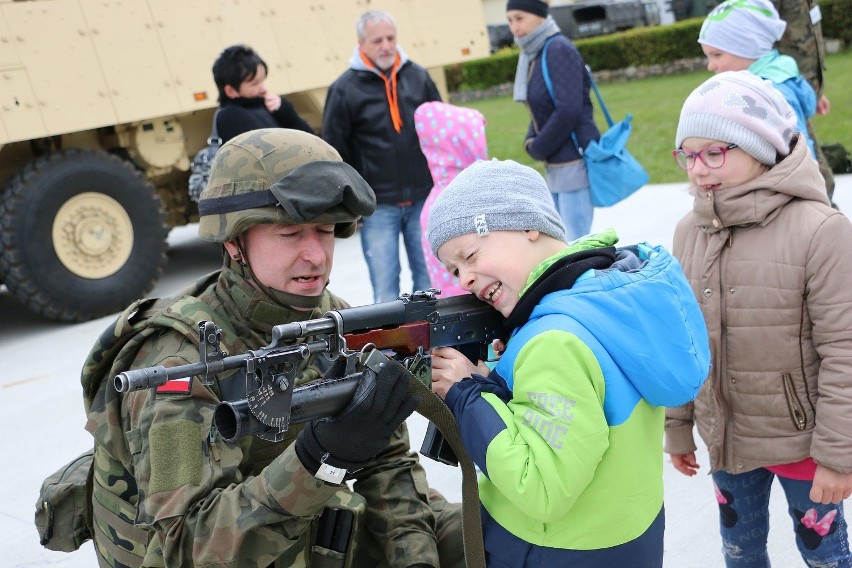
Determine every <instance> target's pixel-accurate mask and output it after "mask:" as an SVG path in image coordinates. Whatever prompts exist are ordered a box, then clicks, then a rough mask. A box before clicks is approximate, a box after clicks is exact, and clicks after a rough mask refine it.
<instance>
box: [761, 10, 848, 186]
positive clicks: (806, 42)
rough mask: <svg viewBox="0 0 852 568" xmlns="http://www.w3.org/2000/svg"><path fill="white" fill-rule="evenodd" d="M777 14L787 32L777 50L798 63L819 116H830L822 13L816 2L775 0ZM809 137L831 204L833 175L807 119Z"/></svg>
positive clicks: (811, 125)
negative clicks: (785, 26) (811, 91)
mask: <svg viewBox="0 0 852 568" xmlns="http://www.w3.org/2000/svg"><path fill="white" fill-rule="evenodd" d="M772 3H773V4H775V8H776V9H777V10H778V15H779V16H780V18H781V19H782V20H784V21H785V22H787V29H786V30H785V31H784V35H783V36H782V37H781V40H780V41H779V42H778V45H777V47H778V51H780V52H781V53H783V54H785V55H789V56H790V57H792V58H793V59H795V60H796V64H797V65H798V66H799V73H801V75H802V77H804V78H805V79H807V80H808V82H809V83H810V84H811V86H812V87H813V88H814V92H816V94H817V110H816V111H817V114H823V115H824V114H828V112H829V110H830V109H831V103H830V102H829V100H828V97H826V96H825V94H824V93H823V83H824V81H823V79H824V76H823V71H824V70H825V42H824V41H823V37H822V23H821V22H822V13H821V11H820V9H819V4H817V0H772ZM807 127H808V136H809V137H810V138H811V140H813V141H814V150H815V151H816V158H817V162H818V163H819V173H821V174H822V177H823V178H824V179H825V189H826V193H828V199H829V201H832V203H833V198H832V196H833V195H834V174H833V173H832V171H831V166H830V165H829V164H828V160H827V159H826V157H825V153H823V151H822V148H821V147H820V145H819V142H818V141H817V139H816V135H815V133H814V128H813V124H812V121H811V120H810V119H808V121H807Z"/></svg>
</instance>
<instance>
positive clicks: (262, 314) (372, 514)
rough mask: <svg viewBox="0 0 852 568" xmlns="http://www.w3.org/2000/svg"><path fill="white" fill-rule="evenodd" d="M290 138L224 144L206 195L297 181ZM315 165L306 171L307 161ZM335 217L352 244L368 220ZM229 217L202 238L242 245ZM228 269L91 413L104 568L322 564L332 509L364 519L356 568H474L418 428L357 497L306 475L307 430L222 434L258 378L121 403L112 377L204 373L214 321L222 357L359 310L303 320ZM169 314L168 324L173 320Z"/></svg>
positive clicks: (206, 228) (133, 357)
mask: <svg viewBox="0 0 852 568" xmlns="http://www.w3.org/2000/svg"><path fill="white" fill-rule="evenodd" d="M281 132H292V131H282V130H278V134H275V133H274V131H272V130H270V131H255V133H247V134H244V135H241V136H238V137H237V138H235V139H234V140H232V141H231V142H229V144H226V145H225V146H223V149H222V150H221V151H220V153H219V154H218V155H217V158H216V160H217V161H215V162H214V165H213V171H212V175H211V179H210V184H209V186H208V190H206V191H205V193H208V191H210V190H213V191H212V193H215V190H214V189H213V188H214V186H217V184H219V185H220V186H222V185H224V183H225V181H227V180H228V179H230V180H233V179H236V178H240V179H242V181H240V182H236V183H230V182H229V181H228V182H227V183H230V190H228V191H232V192H233V193H232V194H239V193H240V192H258V191H260V190H259V189H258V184H259V183H261V182H259V181H251V180H250V178H252V177H253V176H254V177H257V178H260V177H262V175H261V174H259V173H258V171H257V170H258V168H259V169H260V170H262V171H264V172H266V173H268V174H269V176H270V177H271V178H273V181H274V179H275V178H277V177H281V176H284V175H286V174H287V173H288V172H289V171H290V170H292V169H293V167H294V166H293V164H292V163H290V162H288V160H291V159H293V156H292V154H293V153H297V154H298V152H291V153H290V154H288V153H286V152H281V151H278V155H279V156H278V158H277V160H276V159H274V158H275V152H276V145H277V146H279V147H280V146H281V138H280V137H281V136H282V134H281ZM270 133H271V134H270ZM299 136H302V137H308V136H310V135H307V134H301V133H300V135H299ZM310 139H312V140H319V139H317V138H315V137H313V136H310ZM285 140H290V139H288V138H285ZM296 140H300V141H301V140H308V139H307V138H300V137H298V136H297V137H296ZM267 142H269V144H267ZM231 144H237V145H239V144H244V145H245V146H247V147H249V148H250V149H251V150H252V151H256V152H255V153H256V154H257V156H258V159H257V160H256V161H255V162H254V163H252V160H251V159H248V160H247V159H246V155H245V153H242V154H240V153H239V152H231V153H229V152H228V151H227V148H228V146H229V145H231ZM317 144H321V145H322V146H323V147H324V146H326V145H325V144H324V143H322V142H321V141H320V142H318V143H316V142H314V143H310V144H306V148H307V153H308V154H311V153H312V152H316V150H317ZM290 147H291V148H293V147H295V144H294V143H291V146H290ZM303 150H304V148H303ZM328 152H329V153H330V154H329V155H327V156H319V157H317V156H314V157H309V158H307V161H308V162H310V161H313V160H325V161H339V160H340V158H339V157H338V156H337V154H336V152H334V150H332V149H331V147H328ZM301 154H302V157H301V160H302V162H304V161H305V158H304V154H305V152H302V153H301ZM270 155H272V156H273V157H272V158H269V156H270ZM220 160H221V163H220ZM217 165H218V167H217ZM296 165H298V164H296ZM247 171H253V173H252V174H248V173H247ZM217 175H218V176H219V181H218V182H217ZM263 175H265V174H263ZM222 176H224V178H223V177H222ZM223 180H224V181H223ZM219 182H221V183H219ZM261 185H263V184H261ZM266 185H267V186H268V184H266ZM365 185H366V184H365ZM263 189H265V188H263ZM313 191H319V190H317V189H316V188H314V189H313ZM208 196H209V193H208ZM204 199H205V194H202V202H203V201H204ZM344 201H345V200H344ZM328 211H332V210H331V209H329V210H328ZM328 211H326V212H325V213H323V214H321V215H319V216H317V217H313V218H312V219H320V218H321V219H324V221H322V222H334V223H335V227H336V233H338V235H340V236H348V235H351V233H352V232H353V231H354V225H355V222H356V221H357V216H353V215H351V214H350V215H349V218H348V219H347V218H342V216H344V217H345V215H342V214H341V212H340V211H337V212H332V213H328ZM228 215H231V214H230V213H229V214H226V215H214V216H211V217H210V218H207V220H206V222H205V218H204V217H203V216H202V224H201V225H200V227H199V233H200V234H201V236H202V237H204V238H208V240H214V241H219V242H221V241H222V240H223V239H224V240H229V239H228V236H229V234H230V233H231V232H233V231H234V226H233V225H234V223H233V221H234V219H228V218H227V217H228ZM241 215H243V216H242V219H243V221H244V220H245V219H246V218H248V219H249V220H248V225H252V224H257V223H259V222H284V221H282V220H281V218H282V216H285V217H286V216H289V217H290V218H292V220H291V221H290V223H299V222H303V221H300V220H299V219H298V218H297V217H298V215H299V211H298V208H297V209H296V210H295V211H294V210H289V211H284V208H282V207H266V208H263V207H259V208H256V209H251V210H249V212H248V214H247V215H248V217H246V214H245V212H242V213H241ZM252 215H253V217H252ZM329 215H331V217H332V218H329ZM245 228H247V226H241V227H240V228H238V230H237V232H238V233H239V232H241V231H243V230H245ZM226 258H227V259H228V261H227V262H226V266H225V267H224V268H223V269H222V270H221V271H220V272H218V273H214V274H213V275H211V276H208V277H207V278H206V279H203V280H202V281H200V282H199V283H198V284H196V286H194V287H192V288H190V289H187V290H185V291H184V293H183V294H182V297H181V298H180V299H179V300H177V302H176V303H174V304H172V305H171V306H170V307H169V308H168V309H167V310H166V312H165V314H166V315H167V316H168V317H170V318H172V319H173V320H174V321H176V322H178V324H179V325H176V326H174V327H173V328H169V327H165V328H164V327H160V328H152V329H150V330H148V331H149V332H148V333H146V334H144V335H140V336H139V339H137V340H135V341H133V342H131V343H129V344H128V345H126V346H125V347H124V349H123V350H122V353H121V354H120V355H119V356H118V357H117V358H116V360H115V363H114V364H113V365H112V368H111V369H110V371H109V372H107V373H105V376H104V380H102V381H100V384H99V385H97V389H96V390H94V391H93V393H92V395H91V396H90V397H89V399H88V401H87V408H86V410H87V416H88V422H87V426H86V428H87V430H89V431H90V432H91V433H92V435H93V436H94V437H95V441H96V444H95V468H94V510H95V525H96V529H95V533H96V535H95V536H96V538H95V542H96V550H97V552H98V555H99V562H100V563H101V566H124V565H128V566H139V565H141V566H194V565H216V566H241V567H242V566H310V565H311V563H312V557H311V554H310V552H311V543H312V542H313V538H314V533H315V531H316V527H317V518H318V517H319V515H320V514H321V513H322V511H323V508H324V506H326V504H328V503H331V504H342V505H346V506H349V507H351V508H353V509H356V510H357V509H359V507H360V508H363V509H364V515H363V516H362V518H361V523H362V525H363V528H362V530H360V531H358V532H357V536H356V546H355V556H354V559H350V561H351V562H352V565H354V566H371V567H372V566H412V565H415V564H416V565H423V566H436V567H437V566H463V565H464V562H463V548H462V540H461V515H460V507H458V506H457V505H448V504H447V503H446V501H444V499H443V497H441V496H440V495H439V494H438V493H437V492H434V491H431V490H430V489H429V487H428V485H427V481H426V476H425V472H424V471H423V469H422V467H421V465H420V464H419V461H418V456H417V454H416V453H414V452H412V451H411V449H410V446H409V439H408V432H407V429H406V426H405V423H403V424H402V425H401V426H400V428H398V429H397V431H396V432H395V434H394V435H393V437H392V439H391V441H390V444H389V445H388V446H387V447H386V448H385V450H383V451H382V452H381V453H380V454H379V455H378V456H377V457H376V458H375V460H374V461H373V462H372V463H371V464H370V465H368V466H367V467H365V468H363V469H361V470H360V471H358V472H357V473H356V479H355V480H354V484H353V489H354V491H355V493H352V492H350V491H348V490H347V489H346V486H343V488H341V487H339V486H336V485H330V484H326V483H324V482H322V481H320V480H318V479H316V478H315V477H314V476H313V475H312V474H311V473H310V472H308V471H307V470H306V469H305V468H304V467H303V466H302V464H301V462H300V461H299V459H298V457H297V456H296V453H295V451H294V445H293V442H294V440H295V439H296V436H297V434H298V432H299V431H300V430H301V427H300V426H299V425H293V426H292V427H291V428H290V429H289V430H288V432H287V436H286V438H285V439H284V440H283V441H281V442H267V441H263V440H261V439H259V438H256V437H248V438H242V439H239V440H236V441H234V442H226V441H225V440H223V439H222V437H221V436H220V435H219V434H218V432H217V431H216V429H215V427H214V425H213V410H214V408H215V407H216V405H217V404H218V403H219V402H220V401H221V400H238V399H241V398H244V397H245V379H244V376H241V375H240V374H239V372H230V373H223V374H221V375H219V376H218V377H217V380H216V381H215V382H214V384H213V385H211V386H209V387H206V386H204V385H203V384H202V383H201V382H200V381H199V380H198V379H197V378H194V379H192V383H191V391H190V392H188V393H166V392H156V391H154V390H143V391H135V392H131V393H127V394H120V393H118V392H117V391H116V390H115V389H114V388H113V386H112V380H110V377H112V376H115V374H116V373H117V372H119V371H122V370H126V369H127V368H141V367H149V366H154V365H165V366H167V367H168V366H175V365H180V364H186V363H192V362H197V361H198V358H199V354H198V343H197V338H196V339H195V340H194V341H193V340H192V339H191V337H192V335H191V333H189V332H190V331H191V330H192V329H193V326H194V325H195V324H196V323H197V322H198V321H200V320H212V321H214V322H215V323H216V324H217V325H218V326H219V327H220V328H221V329H222V336H221V346H222V350H223V351H225V352H226V353H227V354H237V353H241V352H244V351H246V350H249V349H257V348H260V347H263V346H266V345H268V344H269V343H270V340H271V328H272V325H274V324H280V323H288V322H292V321H300V320H305V319H312V318H317V317H321V316H322V315H323V314H324V313H325V312H326V311H328V310H332V309H339V308H341V307H346V304H345V302H343V301H342V300H341V299H340V298H338V297H336V296H335V295H333V294H332V293H331V292H329V291H328V290H326V291H325V292H324V293H323V294H322V296H321V297H320V298H319V299H318V300H317V301H316V302H314V304H315V305H314V306H313V309H312V310H311V311H304V310H295V309H293V308H292V307H289V306H287V305H283V304H282V303H281V302H280V301H277V300H276V299H275V298H274V297H270V296H269V295H268V294H267V293H266V292H263V291H261V290H259V289H257V288H256V287H254V286H252V285H251V284H250V283H249V282H248V279H247V276H246V274H245V271H244V268H243V267H242V266H240V265H238V264H236V263H234V262H232V261H230V259H229V257H227V256H226ZM163 313H164V312H158V314H159V316H158V317H165V316H163ZM181 330H183V331H181ZM97 353H98V346H97V345H96V346H95V349H93V355H92V356H90V359H89V363H90V364H94V363H96V362H97V359H98V356H97ZM129 361H132V363H131V364H129V365H128V362H129ZM327 366H328V365H327V364H326V363H325V361H324V360H323V359H321V358H316V357H312V358H311V359H309V360H308V361H306V362H304V363H303V365H302V366H301V368H300V369H299V372H298V377H299V378H298V379H297V385H298V384H304V383H306V382H309V381H312V380H315V379H317V378H319V377H321V376H322V374H323V371H324V370H325V369H326V368H327ZM85 375H86V369H84V378H85ZM99 507H104V508H106V509H108V510H109V511H112V512H113V513H118V514H119V516H120V517H121V518H123V519H124V520H126V521H128V523H127V524H126V525H122V524H121V523H113V524H115V525H117V526H112V525H109V526H108V523H106V522H105V521H104V519H105V518H107V519H108V518H110V517H109V516H107V515H104V516H103V517H102V518H99V515H98V508H99ZM105 540H109V541H111V543H112V545H105V544H104V541H105ZM125 550H126V551H128V554H124V553H123V551H125ZM315 552H316V551H315ZM142 557H144V560H143V561H142V562H141V563H140V562H139V558H142ZM314 561H315V557H314ZM323 565H325V564H323Z"/></svg>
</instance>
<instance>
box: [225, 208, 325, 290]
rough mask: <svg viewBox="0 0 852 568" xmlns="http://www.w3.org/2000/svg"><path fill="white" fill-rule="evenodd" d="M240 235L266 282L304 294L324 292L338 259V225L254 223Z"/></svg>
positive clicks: (253, 270)
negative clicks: (333, 264) (335, 257)
mask: <svg viewBox="0 0 852 568" xmlns="http://www.w3.org/2000/svg"><path fill="white" fill-rule="evenodd" d="M240 238H241V239H242V241H243V246H244V248H245V252H246V255H247V256H248V260H249V262H250V263H251V269H252V272H254V275H255V277H256V278H257V279H258V280H260V282H261V283H262V284H264V285H265V286H268V287H269V288H274V289H276V290H281V291H283V292H288V293H290V294H298V295H300V296H319V295H320V294H322V292H323V290H324V289H325V287H326V285H327V284H328V279H329V276H330V275H331V265H332V262H333V260H334V225H311V224H306V225H273V224H263V225H254V226H253V227H251V228H249V229H248V230H247V231H246V232H244V233H243V234H242V235H241V237H240ZM226 245H227V243H226ZM229 250H230V249H229Z"/></svg>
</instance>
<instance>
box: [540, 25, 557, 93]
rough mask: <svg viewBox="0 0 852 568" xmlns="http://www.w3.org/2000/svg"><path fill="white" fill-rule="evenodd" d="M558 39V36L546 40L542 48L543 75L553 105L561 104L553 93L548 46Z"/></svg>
mask: <svg viewBox="0 0 852 568" xmlns="http://www.w3.org/2000/svg"><path fill="white" fill-rule="evenodd" d="M555 37H556V34H554V35H552V36H550V37H549V38H547V39H546V40H544V47H542V48H541V74H542V76H544V86H545V87H547V93H548V94H549V95H550V98H551V99H553V104H559V101H557V100H556V94H555V93H554V92H553V82H552V81H551V80H550V71H548V70H547V44H548V43H550V40H552V39H553V38H555Z"/></svg>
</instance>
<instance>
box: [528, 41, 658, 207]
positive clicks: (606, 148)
mask: <svg viewBox="0 0 852 568" xmlns="http://www.w3.org/2000/svg"><path fill="white" fill-rule="evenodd" d="M549 41H550V40H548V42H546V43H545V44H544V48H543V49H542V53H541V72H542V75H544V84H545V86H546V87H547V92H548V93H549V94H550V98H552V99H553V103H554V104H557V101H556V96H555V95H554V93H553V84H552V83H551V81H550V73H549V72H548V70H547V43H549ZM586 73H587V74H588V76H589V83H591V85H592V89H593V90H594V91H595V97H596V98H597V99H598V104H599V105H600V107H601V111H602V112H603V115H604V117H606V122H607V124H608V125H609V129H608V130H607V131H606V132H605V133H604V134H603V135H602V136H601V138H600V140H592V141H591V142H589V145H588V146H586V148H585V150H584V149H583V148H582V147H581V146H580V144H579V143H578V142H577V136H576V135H575V134H574V133H573V132H572V133H571V138H572V140H574V144H575V145H576V146H577V150H579V151H580V155H581V156H582V157H583V161H584V162H585V164H586V171H587V172H588V175H589V188H590V191H591V194H592V204H593V205H594V206H595V207H609V206H611V205H615V204H616V203H618V202H619V201H621V200H622V199H624V198H625V197H627V196H629V195H631V194H632V193H634V192H635V191H636V190H638V189H639V188H640V187H642V186H643V185H645V184H646V183H648V173H647V172H646V171H645V168H643V167H642V164H640V163H639V162H638V161H636V158H634V157H633V156H632V155H631V154H630V152H628V151H627V140H628V138H630V131H631V129H632V127H631V125H630V121H631V120H633V115H630V114H628V115H627V116H626V117H625V118H624V120H622V121H621V122H619V123H617V124H613V122H612V117H610V115H609V110H608V109H607V108H606V104H604V102H603V98H602V97H601V93H600V91H598V86H597V85H596V84H595V80H594V79H593V78H592V71H591V69H589V66H588V65H587V66H586Z"/></svg>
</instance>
